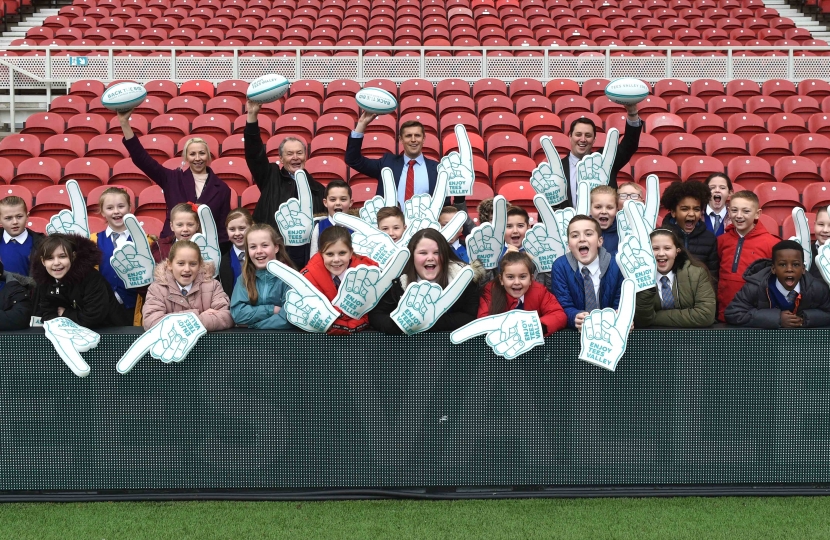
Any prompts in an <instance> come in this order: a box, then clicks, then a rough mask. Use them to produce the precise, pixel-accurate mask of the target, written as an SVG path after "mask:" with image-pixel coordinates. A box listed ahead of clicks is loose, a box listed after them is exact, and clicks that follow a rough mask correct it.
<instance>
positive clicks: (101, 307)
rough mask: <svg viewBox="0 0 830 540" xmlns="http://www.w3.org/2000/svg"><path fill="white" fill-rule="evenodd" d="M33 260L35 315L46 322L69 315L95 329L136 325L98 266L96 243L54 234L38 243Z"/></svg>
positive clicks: (72, 318)
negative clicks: (126, 313) (128, 317)
mask: <svg viewBox="0 0 830 540" xmlns="http://www.w3.org/2000/svg"><path fill="white" fill-rule="evenodd" d="M33 259H34V260H33V261H32V277H33V278H34V280H35V283H36V287H35V294H34V300H33V303H34V316H35V317H40V318H41V320H43V321H48V320H51V319H55V318H57V317H66V318H68V319H71V320H72V321H74V322H76V323H77V324H79V325H80V326H84V327H86V328H91V329H94V328H103V327H107V326H128V325H131V324H132V320H127V319H126V317H125V313H124V309H123V308H122V307H121V304H119V303H118V300H116V299H115V295H114V294H113V292H112V288H111V287H110V285H109V283H107V280H106V279H104V276H103V275H101V273H100V272H99V271H98V270H96V269H95V267H96V266H97V265H98V263H99V262H100V261H101V250H99V249H98V246H96V245H95V242H93V241H91V240H89V239H88V238H83V237H81V236H77V235H66V234H52V235H49V236H46V237H44V238H43V239H42V240H41V241H40V242H39V243H38V246H37V249H36V251H35V253H34V254H33Z"/></svg>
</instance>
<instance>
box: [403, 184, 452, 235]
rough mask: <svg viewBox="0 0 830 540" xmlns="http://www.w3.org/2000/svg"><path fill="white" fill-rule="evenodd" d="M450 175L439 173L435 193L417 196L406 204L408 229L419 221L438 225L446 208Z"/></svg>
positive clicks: (405, 212) (404, 209)
mask: <svg viewBox="0 0 830 540" xmlns="http://www.w3.org/2000/svg"><path fill="white" fill-rule="evenodd" d="M448 181H449V175H448V174H447V171H443V170H441V171H438V180H437V181H436V183H435V193H433V194H432V195H430V194H429V193H422V194H420V195H415V196H414V197H412V198H411V199H409V200H408V201H406V202H405V203H404V208H403V213H404V218H405V220H406V225H407V227H408V226H409V224H410V223H413V222H414V221H416V220H418V219H424V218H426V219H430V220H432V221H434V222H436V223H438V216H440V215H441V209H442V208H444V202H445V201H446V199H447V186H448Z"/></svg>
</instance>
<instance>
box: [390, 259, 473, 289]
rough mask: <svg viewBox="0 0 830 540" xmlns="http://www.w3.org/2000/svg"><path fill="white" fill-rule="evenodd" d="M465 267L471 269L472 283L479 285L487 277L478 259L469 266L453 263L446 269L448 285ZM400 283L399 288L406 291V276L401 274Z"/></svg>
mask: <svg viewBox="0 0 830 540" xmlns="http://www.w3.org/2000/svg"><path fill="white" fill-rule="evenodd" d="M467 266H470V267H471V268H472V269H473V283H481V280H482V279H484V278H485V276H486V275H487V270H485V269H484V266H482V264H481V261H479V260H478V259H474V260H473V261H472V262H471V263H470V264H469V265H467V264H464V263H457V262H454V261H453V262H451V263H450V265H449V267H448V268H447V270H448V271H449V274H450V283H452V282H453V280H454V279H455V278H456V277H457V276H458V274H459V273H461V271H462V270H464V268H465V267H467ZM400 281H401V287H403V288H404V289H406V286H407V285H408V284H409V282H408V280H407V277H406V274H401V277H400Z"/></svg>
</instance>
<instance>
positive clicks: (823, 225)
mask: <svg viewBox="0 0 830 540" xmlns="http://www.w3.org/2000/svg"><path fill="white" fill-rule="evenodd" d="M813 234H815V235H816V241H815V242H813V244H812V248H813V249H812V251H813V263H812V264H811V265H810V275H811V276H813V277H817V278H819V279H824V277H823V276H822V275H821V271H820V270H819V265H818V264H816V257H817V256H818V248H820V247H821V246H823V245H824V244H826V243H827V241H828V240H830V214H828V212H827V207H826V206H822V207H820V208H819V209H817V210H816V222H815V223H813Z"/></svg>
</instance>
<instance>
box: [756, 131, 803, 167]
mask: <svg viewBox="0 0 830 540" xmlns="http://www.w3.org/2000/svg"><path fill="white" fill-rule="evenodd" d="M749 153H750V154H752V155H753V156H758V157H762V158H764V159H765V160H767V161H768V162H769V164H770V165H774V164H775V162H776V161H778V159H779V158H781V157H782V156H791V155H793V154H792V151H790V145H789V143H788V142H787V139H785V138H784V137H782V136H781V135H776V134H774V133H759V134H758V135H755V136H753V137H752V138H751V139H750V140H749Z"/></svg>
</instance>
